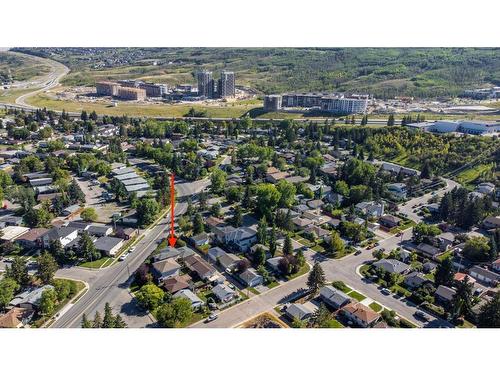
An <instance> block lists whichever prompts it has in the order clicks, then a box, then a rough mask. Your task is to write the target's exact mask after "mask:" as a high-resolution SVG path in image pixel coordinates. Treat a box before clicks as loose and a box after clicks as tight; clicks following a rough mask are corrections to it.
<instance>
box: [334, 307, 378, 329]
mask: <svg viewBox="0 0 500 375" xmlns="http://www.w3.org/2000/svg"><path fill="white" fill-rule="evenodd" d="M341 312H342V314H344V316H345V317H346V318H347V319H349V320H351V321H353V322H354V323H356V324H357V325H359V326H360V327H363V328H368V327H373V326H374V325H375V324H376V323H377V322H378V321H379V320H380V318H381V315H380V314H378V313H376V312H375V311H373V310H372V309H370V308H369V307H366V306H365V305H363V304H361V303H360V302H351V303H349V304H348V305H346V306H344V307H343V308H342V309H341Z"/></svg>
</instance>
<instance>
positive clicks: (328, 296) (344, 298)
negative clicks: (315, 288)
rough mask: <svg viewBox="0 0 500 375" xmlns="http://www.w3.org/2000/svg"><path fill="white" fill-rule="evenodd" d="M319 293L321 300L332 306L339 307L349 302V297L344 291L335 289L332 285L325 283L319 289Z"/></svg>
mask: <svg viewBox="0 0 500 375" xmlns="http://www.w3.org/2000/svg"><path fill="white" fill-rule="evenodd" d="M319 295H320V297H321V299H322V300H323V302H325V303H326V304H327V305H329V306H331V307H333V308H334V309H340V308H341V307H343V306H345V305H347V304H348V303H349V302H351V298H350V297H349V296H348V295H347V294H345V293H344V292H342V291H340V290H337V289H335V288H334V287H333V286H330V285H325V286H324V287H322V288H321V289H320V290H319Z"/></svg>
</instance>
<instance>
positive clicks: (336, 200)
mask: <svg viewBox="0 0 500 375" xmlns="http://www.w3.org/2000/svg"><path fill="white" fill-rule="evenodd" d="M325 199H326V201H327V202H328V203H331V204H333V205H336V206H340V205H342V202H343V201H344V200H345V197H344V196H343V195H342V194H339V193H333V192H330V193H328V194H327V195H326V197H325Z"/></svg>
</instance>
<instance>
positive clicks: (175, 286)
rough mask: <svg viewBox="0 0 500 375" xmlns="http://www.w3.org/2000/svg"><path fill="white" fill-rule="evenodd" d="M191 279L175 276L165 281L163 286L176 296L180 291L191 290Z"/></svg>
mask: <svg viewBox="0 0 500 375" xmlns="http://www.w3.org/2000/svg"><path fill="white" fill-rule="evenodd" d="M190 281H191V278H190V277H189V275H175V276H172V277H170V278H168V279H166V280H164V281H163V283H162V286H163V288H164V289H165V290H167V291H168V292H170V293H172V294H174V293H177V292H178V291H179V290H183V289H189V288H190Z"/></svg>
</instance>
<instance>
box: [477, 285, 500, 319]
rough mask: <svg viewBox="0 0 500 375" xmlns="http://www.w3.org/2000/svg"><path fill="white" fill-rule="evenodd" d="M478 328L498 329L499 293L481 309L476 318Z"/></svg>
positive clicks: (499, 313)
mask: <svg viewBox="0 0 500 375" xmlns="http://www.w3.org/2000/svg"><path fill="white" fill-rule="evenodd" d="M478 327H480V328H500V292H497V293H495V295H494V297H493V298H492V299H491V300H490V301H489V302H487V303H486V304H484V305H483V306H482V307H481V311H480V312H479V316H478Z"/></svg>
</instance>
